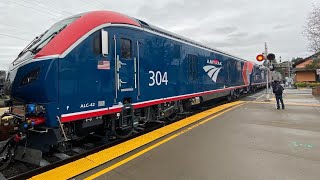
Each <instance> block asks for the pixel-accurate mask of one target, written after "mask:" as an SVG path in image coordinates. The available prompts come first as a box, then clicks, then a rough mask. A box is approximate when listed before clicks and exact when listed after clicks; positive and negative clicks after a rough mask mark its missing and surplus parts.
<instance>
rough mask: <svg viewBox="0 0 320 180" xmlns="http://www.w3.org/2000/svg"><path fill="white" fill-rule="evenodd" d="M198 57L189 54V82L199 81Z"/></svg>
mask: <svg viewBox="0 0 320 180" xmlns="http://www.w3.org/2000/svg"><path fill="white" fill-rule="evenodd" d="M197 74H198V71H197V56H196V55H193V54H188V76H189V81H194V80H196V79H197Z"/></svg>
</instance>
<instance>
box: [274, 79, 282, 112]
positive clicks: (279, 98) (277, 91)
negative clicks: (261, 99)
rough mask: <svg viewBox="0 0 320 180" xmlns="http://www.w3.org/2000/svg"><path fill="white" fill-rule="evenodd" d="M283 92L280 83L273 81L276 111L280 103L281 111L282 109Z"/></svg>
mask: <svg viewBox="0 0 320 180" xmlns="http://www.w3.org/2000/svg"><path fill="white" fill-rule="evenodd" d="M283 90H284V89H283V87H282V86H281V85H280V82H279V81H274V87H273V93H274V95H275V96H276V100H277V109H280V102H281V105H282V109H284V103H283V99H282V94H283ZM279 101H280V102H279Z"/></svg>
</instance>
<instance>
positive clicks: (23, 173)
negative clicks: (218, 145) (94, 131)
mask: <svg viewBox="0 0 320 180" xmlns="http://www.w3.org/2000/svg"><path fill="white" fill-rule="evenodd" d="M258 92H259V91H258ZM258 92H256V93H258ZM248 95H251V94H245V95H242V96H241V97H240V98H245V97H247V96H248ZM240 98H238V99H240ZM225 103H227V100H222V99H215V100H212V101H209V102H207V103H204V104H202V105H201V106H195V107H193V108H192V112H190V113H186V114H183V115H180V116H179V117H178V119H177V120H175V121H172V122H166V123H151V124H148V125H147V126H146V127H145V128H144V130H143V131H136V132H135V133H134V134H133V135H132V136H130V137H128V138H125V139H115V138H111V139H107V140H106V139H104V138H103V137H99V136H95V135H91V136H89V137H87V138H86V139H84V140H82V141H81V143H78V144H81V145H77V144H75V145H74V147H72V148H71V149H70V150H68V151H66V152H64V153H59V152H56V153H52V154H46V155H44V156H43V158H42V165H41V166H37V165H33V164H29V163H24V162H20V161H13V162H11V163H10V164H9V166H8V167H7V168H6V169H4V170H2V172H0V179H1V173H2V175H3V176H4V177H5V178H7V179H8V180H11V179H28V178H30V177H32V176H35V175H37V174H41V173H43V172H45V171H49V170H51V169H54V168H56V167H59V166H62V165H64V164H67V163H70V162H73V161H75V160H78V159H80V158H83V157H85V156H88V155H90V154H93V153H96V152H98V151H101V150H103V149H106V148H109V147H112V146H115V145H117V144H120V143H122V142H125V141H128V140H130V139H133V138H135V137H138V136H140V135H143V134H146V133H148V132H151V131H153V130H155V129H158V128H160V127H163V126H165V125H168V124H171V123H173V122H176V121H179V120H181V119H184V118H186V117H188V116H191V115H194V114H197V113H200V112H202V111H205V110H208V109H211V108H213V107H215V106H219V105H222V104H225Z"/></svg>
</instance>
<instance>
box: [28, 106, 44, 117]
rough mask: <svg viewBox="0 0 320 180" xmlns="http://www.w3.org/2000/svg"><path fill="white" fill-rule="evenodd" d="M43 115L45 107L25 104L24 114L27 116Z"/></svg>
mask: <svg viewBox="0 0 320 180" xmlns="http://www.w3.org/2000/svg"><path fill="white" fill-rule="evenodd" d="M44 113H45V107H44V106H42V105H37V104H27V105H26V114H29V115H39V114H44Z"/></svg>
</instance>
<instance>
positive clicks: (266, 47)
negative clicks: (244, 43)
mask: <svg viewBox="0 0 320 180" xmlns="http://www.w3.org/2000/svg"><path fill="white" fill-rule="evenodd" d="M267 55H268V46H267V42H265V43H264V53H263V56H264V59H266V61H265V62H266V69H267V73H266V75H267V78H266V79H267V92H266V100H269V99H270V94H269V74H270V69H269V61H268V60H267Z"/></svg>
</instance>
